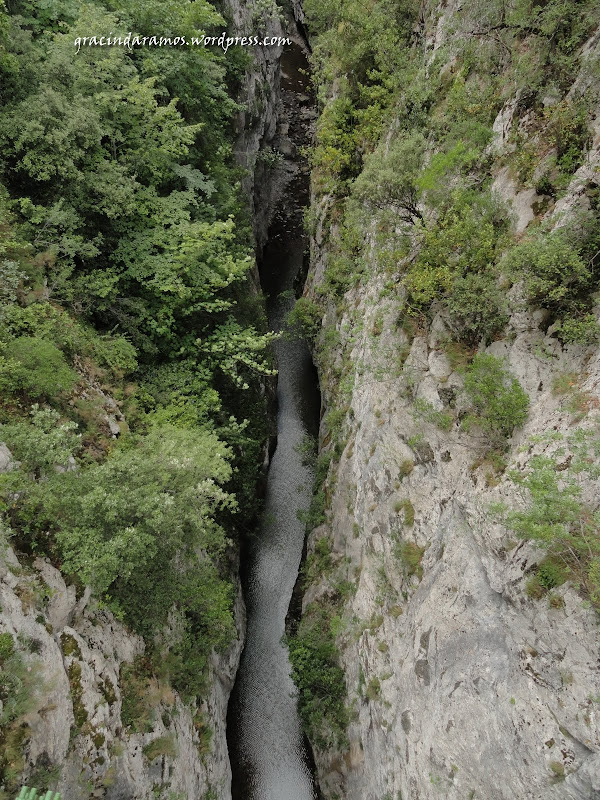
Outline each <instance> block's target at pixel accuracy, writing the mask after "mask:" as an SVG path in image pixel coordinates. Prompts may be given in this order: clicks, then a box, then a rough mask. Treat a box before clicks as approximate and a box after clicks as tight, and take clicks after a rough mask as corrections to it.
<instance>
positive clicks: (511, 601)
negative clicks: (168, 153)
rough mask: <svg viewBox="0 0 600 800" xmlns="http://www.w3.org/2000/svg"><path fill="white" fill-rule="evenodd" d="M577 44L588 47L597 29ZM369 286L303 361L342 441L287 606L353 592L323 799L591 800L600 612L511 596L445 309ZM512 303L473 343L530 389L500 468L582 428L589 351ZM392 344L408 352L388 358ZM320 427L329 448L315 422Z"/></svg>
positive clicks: (508, 488) (498, 487)
mask: <svg viewBox="0 0 600 800" xmlns="http://www.w3.org/2000/svg"><path fill="white" fill-rule="evenodd" d="M454 5H456V4H454ZM454 5H453V4H452V3H449V4H446V7H445V9H444V12H443V13H442V15H441V16H440V18H439V21H438V23H437V25H436V26H435V27H434V29H433V30H432V31H431V32H430V38H431V44H432V46H433V47H434V48H435V47H438V46H440V44H441V43H443V42H444V40H445V29H446V27H448V26H449V23H450V22H451V17H452V14H453V8H454ZM589 47H590V48H597V47H598V42H597V37H595V40H594V41H592V42H590V43H589ZM577 80H580V78H579V77H578V76H574V81H575V82H576V81H577ZM513 111H514V105H513V106H512V109H511V104H508V105H507V107H505V108H504V109H503V111H502V112H501V114H500V115H499V117H498V119H497V121H496V125H495V126H494V130H495V132H496V135H497V139H496V142H495V143H494V146H495V147H496V148H497V153H498V161H497V162H496V166H495V167H494V168H493V175H494V176H495V189H496V191H498V193H499V194H501V196H503V197H504V198H505V199H506V200H507V201H508V202H509V203H512V205H513V209H514V212H515V219H516V226H517V230H518V231H519V232H522V231H524V230H525V229H526V227H527V225H528V224H530V222H531V221H532V220H533V219H534V210H532V206H533V204H534V202H535V200H536V199H539V198H536V196H535V190H531V192H529V194H527V193H523V192H521V193H519V192H517V191H516V189H515V186H514V185H512V184H511V181H510V179H509V177H508V175H507V172H506V171H505V170H503V169H502V166H501V163H500V162H501V158H500V156H501V153H502V151H503V148H504V147H505V146H506V142H505V140H504V137H503V131H505V130H507V127H506V126H507V120H508V119H509V118H510V115H511V114H512V113H513ZM597 119H598V117H597V118H596V120H597ZM599 152H600V136H599V131H598V127H597V122H596V123H594V140H593V144H592V147H591V149H590V151H589V154H588V158H587V159H586V163H585V165H584V166H582V167H581V168H580V169H579V170H578V172H577V174H576V175H575V176H574V178H573V180H572V183H571V186H570V187H569V189H568V191H567V192H566V194H565V195H564V197H563V199H562V200H561V201H560V202H559V203H558V204H557V206H556V207H555V208H554V209H550V210H548V211H547V214H546V216H547V218H548V219H549V220H550V221H551V222H552V223H553V224H555V225H560V224H566V223H565V219H568V217H565V213H564V212H565V211H569V210H572V209H573V208H576V207H581V206H584V205H585V203H586V197H585V192H584V187H585V185H586V181H587V180H588V179H589V175H590V174H592V173H594V171H595V170H597V165H598V160H599ZM590 170H591V172H590ZM526 194H527V196H525V195H526ZM326 205H327V198H324V199H321V200H319V201H318V202H316V201H315V202H314V213H315V215H316V216H317V225H316V233H315V236H314V237H313V243H312V265H311V272H310V275H309V288H308V290H307V295H308V296H309V297H316V294H315V289H314V287H315V286H316V285H318V284H319V283H320V282H321V278H322V275H323V272H324V268H325V265H326V263H327V258H328V245H327V241H328V239H329V238H330V237H332V236H335V230H329V231H325V230H324V229H323V225H322V220H323V216H324V211H325V209H326ZM373 246H375V245H373ZM373 261H375V259H373ZM385 280H386V279H385V277H383V276H381V275H378V274H377V272H376V270H373V271H372V273H370V274H369V276H368V277H366V278H364V279H363V280H362V284H361V286H360V288H358V289H354V290H351V291H350V292H349V293H347V295H346V297H345V300H346V302H345V303H344V308H345V310H344V311H343V312H342V313H340V312H339V310H336V309H335V308H334V307H333V305H331V306H330V307H328V309H327V311H326V313H325V316H324V320H323V322H324V325H326V326H330V327H331V328H334V329H335V336H333V335H332V336H331V339H332V340H335V338H336V337H337V340H338V341H339V342H340V343H341V344H340V345H338V346H331V347H329V348H328V350H327V354H326V355H324V354H323V351H321V353H320V355H318V358H319V364H318V366H319V372H320V377H321V383H322V391H323V401H324V411H328V410H331V409H333V408H336V407H339V406H340V396H342V397H343V401H344V403H345V404H346V406H347V409H348V411H347V414H346V419H345V423H344V429H343V441H345V446H344V450H343V453H342V455H341V457H340V459H339V463H338V465H337V467H336V469H335V470H330V473H329V478H328V483H327V487H328V489H329V492H330V494H331V498H332V499H331V504H330V508H329V510H328V521H327V524H325V525H323V526H321V527H319V528H318V529H317V530H315V531H313V533H312V534H311V536H310V537H309V547H308V550H309V553H311V552H313V551H314V546H315V543H316V542H317V541H318V540H320V539H322V537H323V536H326V537H328V539H329V542H330V545H331V551H332V559H333V565H334V566H333V569H332V570H330V572H329V573H328V574H324V575H323V576H322V577H321V578H320V579H319V580H318V581H317V582H315V583H314V584H313V585H312V586H310V588H309V589H308V591H307V592H306V594H305V597H304V604H303V607H304V609H305V610H306V609H307V608H308V607H309V605H310V604H311V603H312V602H314V601H319V600H326V599H327V598H331V597H333V596H335V593H336V584H337V585H339V583H340V581H344V580H345V581H350V582H351V583H353V584H354V585H355V586H356V592H355V594H354V595H353V596H351V597H350V598H348V599H346V600H345V601H344V605H343V610H342V623H341V625H339V624H338V628H339V630H340V632H339V634H338V635H337V644H338V646H339V649H340V654H341V664H342V666H343V668H344V671H345V675H346V681H347V689H348V705H349V707H350V709H351V717H352V721H351V722H350V724H349V727H348V739H349V745H348V747H347V748H342V749H337V748H331V749H325V750H323V749H319V748H315V757H316V762H317V768H318V774H319V780H320V784H321V788H322V790H323V793H324V796H325V797H326V798H327V799H328V800H334V798H344V800H430V798H437V797H444V798H448V800H466V799H467V798H485V800H515V799H516V798H518V799H519V800H542V798H544V799H546V798H556V800H558V799H559V798H565V799H568V800H592V799H593V798H599V797H600V706H599V705H598V695H599V692H598V690H599V688H600V672H599V670H598V655H599V652H598V641H599V640H598V617H597V614H596V612H595V611H593V610H592V609H590V608H589V607H586V604H585V602H583V601H582V597H581V595H580V594H579V593H578V592H577V591H576V587H573V586H571V585H570V584H565V585H563V586H561V587H559V588H558V589H557V590H556V592H557V596H558V597H557V599H555V600H554V603H553V604H550V603H549V602H548V598H547V597H544V598H541V599H535V598H530V597H529V596H528V595H527V593H526V591H525V585H526V582H527V579H528V577H529V576H530V575H531V572H532V569H533V568H534V566H535V565H536V564H537V563H539V561H540V560H541V559H542V558H543V552H542V551H540V550H539V549H537V548H535V547H534V546H533V545H531V544H528V543H524V542H523V541H521V540H518V539H517V538H516V537H514V541H511V540H510V536H509V532H508V531H507V529H506V528H505V527H503V525H502V524H501V521H500V520H499V519H498V517H497V516H495V515H494V513H492V510H491V508H492V507H493V504H494V503H498V502H504V503H505V504H506V505H507V506H509V507H512V508H522V507H523V504H524V500H523V494H522V493H521V492H520V491H519V489H518V487H517V486H516V485H515V484H514V483H513V482H512V481H511V480H510V479H509V478H508V477H507V475H506V474H504V475H496V473H495V471H494V470H493V469H492V468H491V467H490V465H489V464H486V463H485V460H484V453H485V445H484V443H483V442H482V440H481V438H480V437H479V438H478V436H477V435H475V434H474V433H472V434H469V433H466V432H464V430H462V429H461V427H460V425H459V424H458V420H459V419H460V417H461V414H462V412H463V410H464V409H466V403H465V398H464V392H463V377H462V375H461V374H460V372H459V371H457V369H456V365H455V364H454V365H453V363H452V359H451V358H450V357H449V355H448V350H447V348H446V346H445V342H447V340H448V339H449V338H451V337H450V330H449V329H448V320H447V319H445V318H444V316H443V315H442V314H438V315H437V316H436V317H435V318H434V320H433V323H432V324H431V325H430V326H429V328H428V329H427V330H426V331H423V330H419V331H417V333H416V335H414V336H410V337H409V336H408V335H407V333H406V332H405V331H403V330H402V329H401V328H400V327H399V326H398V325H397V309H395V307H394V306H393V304H392V303H390V302H389V301H388V299H387V296H386V291H385ZM511 307H512V316H511V319H510V323H509V325H508V326H507V328H506V330H505V332H504V336H503V338H502V340H500V341H496V342H494V343H493V344H492V345H491V346H490V347H488V348H487V351H488V352H490V353H493V354H494V355H497V356H503V357H505V358H506V359H507V361H508V364H509V365H510V368H511V370H512V371H513V373H514V374H515V375H516V376H517V377H518V378H519V381H520V382H521V384H522V386H523V387H524V388H525V390H526V391H527V393H528V395H529V397H530V401H531V410H530V414H529V417H528V421H527V423H526V425H525V426H524V427H523V428H522V429H519V430H518V431H517V432H516V433H515V434H514V436H513V438H512V440H511V441H510V447H509V452H508V455H507V460H508V463H509V465H510V467H512V468H514V469H518V470H524V469H525V468H526V466H527V464H528V463H529V462H530V459H531V458H532V457H533V456H534V455H536V454H541V453H545V454H551V455H553V456H555V457H556V458H557V459H559V460H560V455H559V454H557V452H556V451H557V449H558V447H559V446H560V445H559V444H557V443H556V442H554V443H553V442H552V441H550V440H549V439H548V438H547V437H546V439H545V440H541V439H537V440H536V438H535V437H541V436H545V435H547V434H548V433H556V434H562V435H563V436H564V437H567V436H568V435H569V433H570V431H572V430H573V427H574V425H575V424H577V425H579V426H581V427H582V428H583V429H587V430H591V429H594V428H595V427H596V426H597V423H598V415H597V411H596V409H597V408H598V407H599V406H600V351H599V350H598V348H597V346H592V347H583V346H579V345H571V346H568V347H567V346H562V345H561V344H560V342H559V341H558V340H557V339H556V338H555V337H553V336H552V329H550V330H548V331H544V326H543V325H542V323H543V321H544V313H543V312H542V311H535V310H533V311H531V310H527V309H526V307H525V304H524V303H522V302H521V299H520V297H519V294H518V290H517V289H515V290H513V294H512V296H511ZM598 311H599V309H598V308H597V307H596V313H598ZM342 350H344V351H345V352H344V355H343V356H342ZM403 350H404V351H405V352H406V351H407V350H408V355H407V357H406V359H405V361H404V363H403V364H400V365H399V364H398V354H399V353H401V352H402V351H403ZM343 360H345V362H346V363H352V364H353V365H354V380H353V382H352V383H349V385H348V386H347V387H346V388H345V389H343V387H340V385H339V384H338V377H337V376H338V375H339V373H340V367H341V365H342V361H343ZM565 374H575V375H577V376H579V377H578V378H577V387H576V390H577V392H579V394H578V397H579V398H580V399H581V398H583V400H582V403H583V406H582V407H581V408H580V409H579V411H578V412H576V411H574V410H573V407H572V406H571V407H570V408H569V403H568V400H567V398H565V396H564V395H560V394H557V393H556V391H555V390H554V389H553V386H554V382H555V380H556V378H557V376H560V375H565ZM342 390H343V391H342ZM334 397H335V400H334ZM417 399H421V400H424V401H426V402H427V403H428V404H429V406H428V408H429V409H430V410H433V411H437V412H441V413H444V412H448V413H449V414H450V415H451V417H452V418H453V421H452V423H451V424H450V426H449V429H448V430H442V429H440V426H439V424H436V419H435V417H434V416H432V415H431V414H430V415H429V418H427V415H423V414H419V413H418V410H417V408H416V407H415V400H417ZM438 421H439V420H438ZM320 439H321V446H322V449H323V451H326V450H327V449H328V448H329V447H330V446H331V445H330V432H329V431H328V429H327V425H326V423H325V422H324V423H323V424H322V427H321V437H320ZM581 487H582V492H583V496H584V497H585V498H586V499H587V500H588V502H589V503H590V505H592V506H594V507H597V503H598V497H597V491H598V485H597V482H596V481H593V480H591V479H585V478H583V477H582V478H581ZM400 542H410V543H412V544H413V545H415V546H416V547H417V548H421V549H422V559H421V563H420V568H421V569H422V574H420V570H419V569H416V570H415V571H414V574H412V575H410V574H408V571H407V570H406V569H405V568H403V566H402V564H401V563H400V561H399V559H398V556H397V546H398V543H400Z"/></svg>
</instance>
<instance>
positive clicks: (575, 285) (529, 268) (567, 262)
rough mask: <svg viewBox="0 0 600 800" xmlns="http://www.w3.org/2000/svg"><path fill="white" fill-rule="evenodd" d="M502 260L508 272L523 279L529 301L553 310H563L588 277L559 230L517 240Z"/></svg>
mask: <svg viewBox="0 0 600 800" xmlns="http://www.w3.org/2000/svg"><path fill="white" fill-rule="evenodd" d="M503 263H504V266H505V267H506V269H507V270H508V271H509V273H510V274H512V275H513V276H514V277H516V278H522V279H523V282H524V285H525V291H526V293H527V296H528V298H529V300H530V301H531V302H533V303H536V304H538V305H540V306H542V307H544V308H548V309H550V310H551V311H554V312H555V313H563V312H567V311H568V310H569V309H570V304H571V303H572V302H573V301H574V300H576V299H577V297H578V296H579V295H580V294H581V293H582V292H585V290H586V289H587V288H588V287H589V286H590V283H591V279H592V275H591V271H590V269H589V267H588V266H587V265H586V263H585V262H584V261H583V259H582V258H581V256H580V255H579V254H578V252H577V249H576V248H575V247H573V244H572V243H571V242H570V241H569V240H568V237H567V235H566V233H565V232H563V231H562V230H558V231H554V232H552V233H549V234H546V235H538V236H535V237H532V238H531V239H528V240H527V241H524V242H521V243H520V244H518V245H516V246H515V247H513V248H512V249H511V250H509V251H508V253H507V255H506V257H505V259H504V262H503Z"/></svg>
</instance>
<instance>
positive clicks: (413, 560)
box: [395, 542, 425, 580]
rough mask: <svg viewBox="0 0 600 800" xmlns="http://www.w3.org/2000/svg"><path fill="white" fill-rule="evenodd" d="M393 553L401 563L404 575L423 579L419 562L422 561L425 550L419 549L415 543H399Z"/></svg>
mask: <svg viewBox="0 0 600 800" xmlns="http://www.w3.org/2000/svg"><path fill="white" fill-rule="evenodd" d="M395 553H396V556H397V558H398V559H399V560H400V562H401V563H402V566H403V568H404V571H405V573H406V574H407V575H408V576H411V575H416V576H417V578H418V579H419V580H421V578H422V577H423V567H422V566H421V560H422V559H423V554H424V553H425V548H424V547H419V545H418V544H415V542H400V543H399V544H398V545H397V546H396V548H395Z"/></svg>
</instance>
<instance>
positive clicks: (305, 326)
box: [287, 297, 323, 343]
mask: <svg viewBox="0 0 600 800" xmlns="http://www.w3.org/2000/svg"><path fill="white" fill-rule="evenodd" d="M322 318H323V312H322V310H321V308H320V307H319V306H318V305H317V304H316V303H315V302H314V301H313V300H309V299H308V297H299V298H298V300H296V303H295V305H294V308H293V309H292V310H291V311H290V313H289V314H288V316H287V324H288V326H289V327H290V328H296V329H298V330H299V331H300V333H301V335H302V336H303V337H304V338H305V339H306V340H307V341H308V342H311V343H313V342H314V341H315V339H316V338H317V334H318V333H319V331H320V330H321V320H322Z"/></svg>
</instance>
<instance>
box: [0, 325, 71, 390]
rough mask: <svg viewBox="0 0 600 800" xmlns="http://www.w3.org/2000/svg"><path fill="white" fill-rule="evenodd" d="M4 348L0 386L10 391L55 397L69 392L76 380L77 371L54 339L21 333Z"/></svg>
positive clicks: (0, 368) (0, 370)
mask: <svg viewBox="0 0 600 800" xmlns="http://www.w3.org/2000/svg"><path fill="white" fill-rule="evenodd" d="M3 351H4V352H3V354H2V355H3V358H4V363H3V364H1V363H0V388H1V389H4V390H5V391H7V392H9V393H10V394H16V393H17V392H24V393H25V394H26V395H27V396H28V397H32V398H38V397H48V398H53V397H55V396H56V395H58V394H62V393H63V392H68V391H70V390H71V389H72V388H73V386H74V384H75V383H76V382H77V373H76V372H75V371H74V370H72V369H71V368H70V367H69V366H68V365H67V362H66V361H65V358H64V356H63V354H62V353H61V351H60V350H59V349H58V347H56V345H53V344H52V343H51V342H46V341H44V340H43V339H37V338H36V337H34V336H20V337H19V338H18V339H13V340H12V341H10V342H8V343H7V344H5V345H4V347H3Z"/></svg>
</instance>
